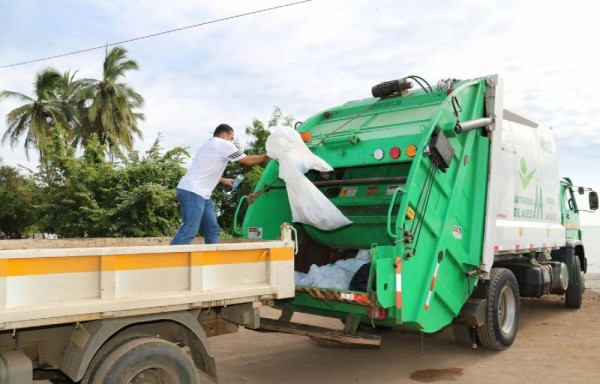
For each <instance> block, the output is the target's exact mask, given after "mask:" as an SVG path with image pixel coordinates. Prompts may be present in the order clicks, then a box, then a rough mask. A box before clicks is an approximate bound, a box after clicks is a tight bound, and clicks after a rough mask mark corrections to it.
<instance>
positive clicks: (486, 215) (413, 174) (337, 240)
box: [235, 75, 598, 350]
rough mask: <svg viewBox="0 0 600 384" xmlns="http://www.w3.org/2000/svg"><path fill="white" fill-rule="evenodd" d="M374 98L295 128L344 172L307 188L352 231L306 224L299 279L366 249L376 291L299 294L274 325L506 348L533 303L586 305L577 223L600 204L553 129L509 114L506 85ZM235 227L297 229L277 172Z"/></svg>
mask: <svg viewBox="0 0 600 384" xmlns="http://www.w3.org/2000/svg"><path fill="white" fill-rule="evenodd" d="M371 91H372V95H373V98H367V99H362V100H357V101H350V102H347V103H345V104H343V105H341V106H337V107H334V108H330V109H326V110H324V111H322V112H320V113H317V114H315V115H314V116H312V117H310V118H309V119H307V120H306V121H304V122H303V123H297V125H296V129H297V130H298V131H299V132H300V134H301V137H302V139H303V140H304V141H305V143H306V145H307V146H308V147H309V148H310V149H311V150H312V151H313V153H314V154H316V155H318V156H319V157H321V158H322V159H324V160H325V161H326V162H327V163H329V164H330V165H331V166H332V167H333V168H334V169H333V171H331V172H325V173H321V172H317V171H309V172H308V173H306V177H307V178H308V179H309V180H311V181H312V183H314V185H315V186H317V187H318V189H319V190H320V191H321V192H322V193H323V194H324V195H325V196H327V197H328V198H329V200H330V201H331V202H332V203H333V204H334V205H335V206H336V207H337V208H339V209H340V210H341V212H342V213H343V214H344V215H345V216H346V217H347V218H349V219H350V220H351V221H352V224H350V225H347V226H345V227H342V228H339V229H335V230H331V231H326V230H320V229H318V228H316V227H314V226H311V225H306V224H300V223H294V227H295V229H297V232H298V252H297V255H296V257H295V270H296V271H298V272H305V273H306V272H308V271H309V268H310V267H311V265H316V266H322V265H326V264H330V263H332V261H334V260H339V259H346V258H351V257H354V255H356V253H357V250H363V249H366V250H369V252H370V256H371V263H370V267H368V268H369V269H368V271H367V272H368V273H367V274H366V276H368V278H366V279H365V281H364V284H363V285H364V288H362V289H361V290H356V289H331V288H327V287H318V286H317V287H315V286H296V293H295V296H294V298H293V299H289V300H284V301H280V302H278V303H276V305H277V306H278V308H281V309H282V310H283V311H282V317H281V321H280V322H279V324H276V325H273V327H271V325H269V327H271V329H276V330H284V329H285V328H286V324H288V325H289V324H292V326H289V327H288V328H290V329H291V333H294V330H295V331H297V330H298V329H299V326H298V325H297V324H294V323H290V319H291V316H292V315H293V313H294V312H305V313H311V314H316V315H322V316H329V317H334V318H339V319H341V320H343V321H344V323H345V327H344V332H345V333H346V334H348V335H351V334H353V333H355V332H356V331H357V330H358V329H359V326H360V325H361V324H362V325H364V324H366V325H369V326H371V325H374V326H380V327H393V328H402V329H407V330H413V331H418V332H423V333H434V332H437V331H439V330H440V329H442V328H444V327H446V326H448V325H451V326H452V329H453V332H454V335H455V338H456V340H457V342H458V343H460V344H462V345H465V346H469V347H476V346H483V347H485V348H488V349H492V350H503V349H505V348H507V347H509V346H510V345H511V344H512V343H513V341H514V340H515V337H516V334H517V328H518V323H519V315H520V298H521V297H541V296H543V295H547V294H558V295H564V302H565V304H566V306H567V307H570V308H579V307H580V306H581V304H582V294H583V290H584V287H585V286H584V281H585V280H584V276H585V275H584V274H585V272H586V271H587V262H586V254H585V248H584V245H583V242H582V236H581V229H580V227H579V215H578V212H579V211H580V210H582V209H585V210H591V211H593V210H596V209H597V208H598V197H597V194H596V192H593V191H591V190H590V189H589V188H584V187H577V186H574V185H573V183H572V182H571V180H569V179H568V178H562V179H561V178H560V177H559V173H558V163H557V162H558V160H559V159H558V158H559V156H558V154H557V151H556V145H555V139H554V135H553V129H552V128H550V127H548V126H545V125H543V124H542V123H540V122H538V121H537V120H535V119H534V118H532V117H530V116H529V115H527V114H526V113H525V112H523V111H522V110H521V109H519V108H518V107H516V106H514V105H512V104H510V103H509V101H508V100H507V98H506V93H505V91H504V83H503V80H502V78H501V77H499V76H496V75H494V76H486V77H482V78H476V79H473V80H467V81H460V80H456V79H445V80H441V81H440V82H438V83H437V84H436V85H435V86H433V87H432V86H431V85H430V84H429V83H427V82H426V81H425V80H424V79H423V78H421V77H418V76H408V77H406V78H402V79H400V80H394V81H389V82H384V83H380V84H377V85H376V86H374V87H373V88H372V90H371ZM582 197H584V198H585V197H587V198H588V201H584V202H583V203H582V202H581V201H579V202H578V201H577V200H576V198H579V200H582V199H581V198H582ZM588 205H589V206H588ZM580 206H581V207H580ZM238 215H239V216H240V218H238ZM242 215H243V221H242V220H241V217H242ZM235 220H236V224H235V226H236V228H238V229H237V230H238V231H239V232H240V233H241V234H243V235H244V236H246V237H250V238H257V237H260V238H262V239H275V238H276V237H277V236H278V234H279V225H280V224H281V223H284V222H291V221H292V214H291V212H290V205H289V201H288V194H287V191H286V185H285V183H284V182H283V181H282V180H281V179H279V177H278V163H277V162H276V161H271V162H270V163H269V164H268V165H267V167H266V169H265V170H264V172H263V174H262V177H261V179H260V181H259V183H258V185H257V187H256V190H255V191H254V194H252V195H251V196H249V198H243V199H242V200H241V202H240V206H239V207H238V212H237V214H236V218H235ZM238 220H240V223H241V228H240V224H239V223H238ZM257 234H260V235H257ZM295 333H300V334H308V335H311V333H310V332H308V331H305V330H303V331H301V332H295ZM312 335H313V336H318V334H314V333H312Z"/></svg>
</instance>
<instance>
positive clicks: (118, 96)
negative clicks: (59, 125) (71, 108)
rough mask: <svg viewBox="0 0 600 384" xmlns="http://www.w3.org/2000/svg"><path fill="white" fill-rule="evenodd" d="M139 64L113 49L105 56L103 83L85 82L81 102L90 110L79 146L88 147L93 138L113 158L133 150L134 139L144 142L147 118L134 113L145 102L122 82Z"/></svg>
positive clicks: (80, 133)
mask: <svg viewBox="0 0 600 384" xmlns="http://www.w3.org/2000/svg"><path fill="white" fill-rule="evenodd" d="M137 69H138V64H137V63H136V62H135V61H134V60H131V59H128V58H127V50H126V49H124V48H121V47H114V48H112V49H111V50H110V51H107V52H106V58H105V59H104V70H103V76H102V80H93V79H86V82H88V84H87V85H86V86H85V87H84V88H83V89H82V93H81V96H80V98H79V100H85V102H86V103H87V104H89V107H88V108H87V114H86V115H85V116H84V117H85V119H84V121H83V122H82V123H83V128H84V129H83V130H82V131H81V132H78V137H77V139H76V140H77V142H78V143H80V144H81V145H85V144H86V143H87V141H88V140H90V139H91V137H92V135H94V134H95V135H96V136H97V137H98V139H99V140H100V144H101V145H103V146H106V147H107V148H108V151H109V153H110V154H112V155H115V154H120V153H121V152H122V149H125V150H127V151H131V150H133V141H134V137H135V136H137V137H138V138H142V131H141V130H140V129H139V128H138V125H137V123H138V121H139V120H144V115H143V114H141V113H138V112H135V109H136V108H141V107H143V105H144V98H143V97H142V96H141V95H140V94H138V93H137V92H135V91H134V90H133V89H132V88H131V87H129V86H128V85H127V84H125V83H122V82H119V81H120V80H121V78H124V77H126V74H127V72H128V71H131V70H137Z"/></svg>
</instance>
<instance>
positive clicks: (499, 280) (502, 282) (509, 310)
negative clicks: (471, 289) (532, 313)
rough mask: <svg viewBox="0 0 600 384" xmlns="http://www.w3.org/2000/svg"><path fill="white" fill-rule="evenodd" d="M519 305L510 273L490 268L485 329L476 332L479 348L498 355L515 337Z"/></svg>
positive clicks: (516, 288)
mask: <svg viewBox="0 0 600 384" xmlns="http://www.w3.org/2000/svg"><path fill="white" fill-rule="evenodd" d="M520 311H521V302H520V300H519V286H518V285H517V279H515V275H513V273H512V272H511V271H509V270H508V269H505V268H492V271H491V276H490V286H489V291H488V298H487V308H486V321H485V325H483V326H482V327H479V328H478V329H477V337H478V338H479V340H480V341H481V345H482V346H484V347H485V348H488V349H493V350H497V351H501V350H503V349H506V348H508V347H510V345H511V344H512V343H513V341H515V338H516V337H517V328H518V327H519V315H520Z"/></svg>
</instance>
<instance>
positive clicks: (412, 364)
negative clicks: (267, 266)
mask: <svg viewBox="0 0 600 384" xmlns="http://www.w3.org/2000/svg"><path fill="white" fill-rule="evenodd" d="M301 320H306V321H311V322H312V323H314V324H316V325H321V326H327V325H329V326H338V325H339V322H338V321H335V320H330V319H320V318H315V317H312V316H307V315H299V314H298V315H295V316H294V318H293V321H296V322H300V321H301ZM382 339H383V341H382V347H381V349H380V350H351V349H332V348H329V347H322V346H320V345H318V344H317V343H315V342H314V341H311V340H310V339H307V338H303V337H298V336H291V335H283V334H261V333H256V332H252V331H247V330H241V331H240V332H238V333H237V334H232V335H225V336H220V337H216V338H214V339H211V341H212V346H213V350H214V351H215V353H216V356H217V361H218V369H219V378H220V383H222V384H224V383H227V384H229V383H231V384H233V383H236V384H237V383H264V384H267V383H288V384H296V383H297V384H307V383H311V384H314V383H333V384H337V383H339V384H348V383H418V382H438V381H439V382H442V383H443V382H445V381H453V380H456V381H457V382H460V383H482V382H485V383H511V382H512V383H599V382H600V293H596V292H591V291H587V292H586V293H585V296H584V304H583V307H582V308H581V309H579V310H571V309H567V308H566V307H565V305H564V301H563V300H562V297H560V296H548V297H546V298H544V299H523V300H522V315H521V320H520V323H519V333H518V337H517V340H516V342H515V344H513V346H512V347H511V348H509V349H508V350H506V351H503V352H493V351H488V350H485V349H481V348H480V349H477V350H471V349H468V348H464V347H461V346H459V345H458V344H456V343H455V342H454V339H453V336H452V332H451V330H450V329H446V330H444V331H442V332H441V333H439V334H437V335H435V336H429V337H422V336H421V335H416V334H406V333H400V332H394V331H392V332H387V333H385V334H383V335H382ZM411 375H412V378H411Z"/></svg>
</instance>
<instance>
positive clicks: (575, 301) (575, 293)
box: [565, 255, 584, 309]
mask: <svg viewBox="0 0 600 384" xmlns="http://www.w3.org/2000/svg"><path fill="white" fill-rule="evenodd" d="M583 289H584V286H583V281H582V279H581V263H580V261H579V257H578V256H577V255H573V268H571V275H570V276H569V286H568V287H567V290H566V291H565V304H566V305H567V307H569V308H576V309H578V308H581V302H582V300H583Z"/></svg>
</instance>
